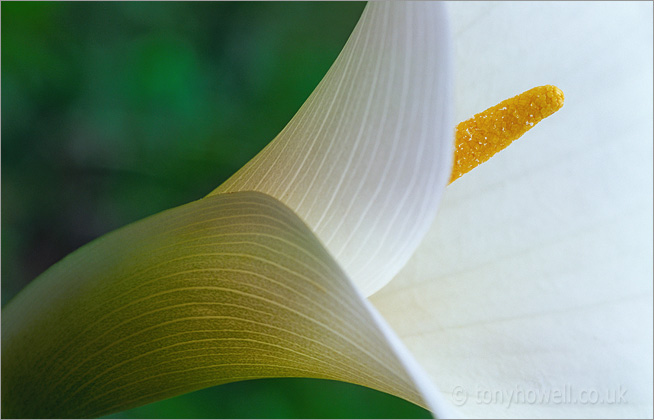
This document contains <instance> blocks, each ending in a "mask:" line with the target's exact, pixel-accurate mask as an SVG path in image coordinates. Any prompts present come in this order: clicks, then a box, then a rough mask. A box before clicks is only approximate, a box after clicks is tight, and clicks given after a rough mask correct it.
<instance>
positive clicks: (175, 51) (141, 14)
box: [2, 2, 429, 418]
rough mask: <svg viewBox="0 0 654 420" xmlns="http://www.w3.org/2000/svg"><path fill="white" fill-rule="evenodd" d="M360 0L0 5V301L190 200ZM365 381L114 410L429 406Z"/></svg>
mask: <svg viewBox="0 0 654 420" xmlns="http://www.w3.org/2000/svg"><path fill="white" fill-rule="evenodd" d="M363 7H364V4H362V3H205V2H202V3H177V2H167V3H140V2H137V3H129V2H126V3H7V2H3V3H2V303H3V305H4V304H5V303H6V302H7V301H8V300H9V299H10V298H11V297H12V296H14V295H15V294H16V293H18V291H20V289H22V288H23V287H24V286H25V285H26V284H27V283H28V282H29V281H31V280H33V279H34V278H35V277H36V276H38V275H39V274H40V273H42V272H43V271H44V270H45V269H47V268H48V267H49V266H50V265H52V264H53V263H55V262H56V261H58V260H59V259H61V258H62V257H64V256H65V255H66V254H68V253H70V252H71V251H73V250H75V249H76V248H78V247H80V246H81V245H83V244H85V243H87V242H89V241H91V240H92V239H94V238H97V237H98V236H100V235H102V234H104V233H107V232H109V231H111V230H113V229H116V228H118V227H121V226H124V225H125V224H127V223H130V222H133V221H136V220H139V219H141V218H143V217H145V216H148V215H151V214H154V213H157V212H159V211H161V210H165V209H168V208H171V207H174V206H178V205H181V204H184V203H187V202H189V201H192V200H195V199H198V198H200V197H202V196H204V195H206V194H207V193H209V192H210V191H211V190H212V189H214V188H215V187H216V186H218V185H219V184H220V183H221V182H223V181H224V180H225V179H227V178H228V177H229V176H230V175H231V174H232V173H234V172H235V171H236V170H237V169H238V168H240V167H241V166H242V165H243V164H244V163H245V162H247V161H248V160H249V159H250V158H251V157H252V156H254V155H255V154H256V153H257V152H258V151H259V150H260V149H261V148H262V147H263V146H264V145H265V144H267V143H268V142H269V141H270V140H271V139H272V138H273V137H274V136H275V135H276V134H277V133H278V132H279V131H280V130H281V129H282V128H283V126H284V125H285V124H286V123H287V122H288V120H289V119H290V118H291V117H292V116H293V114H294V113H295V111H297V109H298V108H299V106H300V105H301V104H302V102H303V101H304V100H305V99H306V98H307V96H308V95H309V93H311V91H312V90H313V88H314V87H315V86H316V84H317V83H318V82H319V81H320V79H321V78H322V76H323V75H324V73H325V72H326V71H327V69H328V68H329V66H330V65H331V63H332V62H333V60H334V59H335V58H336V56H337V55H338V53H339V51H340V49H341V48H342V46H343V45H344V43H345V41H346V40H347V37H348V35H349V33H350V32H351V30H352V28H353V27H354V25H355V24H356V22H357V20H358V18H359V16H360V14H361V11H362V10H363ZM428 415H429V413H428V412H426V411H424V410H422V409H420V408H418V407H416V406H413V405H411V404H409V403H406V402H404V401H402V400H399V399H397V398H394V397H390V396H387V395H385V394H381V393H378V392H375V391H371V390H368V389H365V388H362V387H358V386H354V385H349V384H341V383H338V382H331V381H319V380H311V379H278V380H277V379H276V380H259V381H248V382H240V383H235V384H228V385H224V386H220V387H215V388H209V389H205V390H202V391H199V392H195V393H191V394H187V395H184V396H180V397H177V398H172V399H169V400H166V401H161V402H158V403H155V404H151V405H148V406H144V407H141V408H137V409H134V410H130V411H127V412H123V413H118V414H116V415H114V416H113V417H163V418H170V417H248V418H252V417H428Z"/></svg>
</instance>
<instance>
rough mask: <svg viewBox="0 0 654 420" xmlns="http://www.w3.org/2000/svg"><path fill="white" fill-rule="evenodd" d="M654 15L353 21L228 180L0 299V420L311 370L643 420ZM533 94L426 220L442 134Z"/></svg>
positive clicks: (623, 12)
mask: <svg viewBox="0 0 654 420" xmlns="http://www.w3.org/2000/svg"><path fill="white" fill-rule="evenodd" d="M445 9H450V12H451V15H452V26H453V28H452V32H451V34H450V31H449V28H448V27H447V19H446V16H445V14H446V13H445V12H446V10H445ZM651 12H652V5H651V4H631V3H601V4H587V3H584V4H577V3H573V4H569V3H566V4H563V3H513V2H510V3H499V4H488V3H468V2H466V3H453V4H447V5H443V4H441V3H428V2H421V3H371V4H369V5H368V6H367V9H366V11H365V12H364V14H363V16H362V18H361V20H360V22H359V24H358V25H357V28H356V29H355V31H354V33H353V35H352V37H351V38H350V40H349V41H348V44H347V45H346V47H345V49H344V51H343V52H342V53H341V55H340V56H339V58H338V60H337V61H336V63H335V64H334V66H333V67H332V69H330V71H329V73H328V74H327V76H326V77H325V79H324V80H323V81H322V82H321V84H320V85H319V86H318V87H317V88H316V91H315V92H314V93H313V94H312V96H311V97H310V98H309V99H308V100H307V102H306V103H305V105H304V106H303V107H302V109H301V110H300V111H299V112H298V114H297V115H296V117H294V119H293V120H292V121H291V122H290V123H289V125H288V126H287V127H286V128H285V129H284V130H283V131H282V133H280V135H279V136H278V137H277V138H276V139H275V140H274V141H273V142H272V143H271V144H270V145H269V146H268V147H266V149H264V151H262V152H261V153H260V154H259V155H258V156H257V157H255V158H254V159H253V160H252V161H251V162H250V163H249V164H248V165H246V166H245V167H244V168H243V169H242V170H241V171H239V172H238V173H237V174H235V175H234V177H232V178H231V179H230V180H228V181H227V182H226V183H225V184H224V185H222V186H220V187H219V188H218V189H216V191H214V192H213V193H212V194H210V195H209V196H208V197H207V198H205V199H202V200H198V201H196V202H193V203H190V204H188V205H186V206H181V207H178V208H176V209H173V210H170V211H167V212H164V213H162V214H160V215H156V216H153V217H151V218H148V219H146V220H144V221H141V222H139V223H136V224H134V225H131V226H129V227H126V228H124V229H121V230H119V231H117V232H115V233H112V234H110V235H107V236H106V237H104V238H102V239H100V240H98V241H95V242H93V243H92V244H90V245H88V246H86V247H84V248H82V249H80V250H79V251H77V252H75V253H73V254H71V256H69V257H67V258H66V259H65V260H63V261H62V262H60V263H59V264H57V265H55V266H54V267H53V268H52V269H50V270H48V271H47V272H46V273H44V275H43V276H41V277H40V279H39V280H38V281H37V282H35V283H34V285H33V286H30V287H29V288H28V289H26V290H25V291H24V292H22V293H21V294H20V295H19V296H18V297H17V298H16V299H14V300H13V301H12V302H11V303H10V304H9V305H7V308H6V309H5V310H4V311H3V410H6V411H5V414H6V413H9V414H11V415H16V416H23V415H27V416H29V415H32V416H43V417H45V416H64V417H66V416H91V415H100V414H104V413H108V412H111V411H115V410H118V409H122V408H127V407H131V406H135V405H139V404H143V403H146V402H149V401H153V400H156V399H159V398H163V397H166V396H172V395H176V394H179V393H182V392H187V391H190V390H193V389H198V388H200V387H204V386H209V385H213V384H218V383H224V382H230V381H234V380H239V379H248V378H255V377H270V376H313V377H321V378H331V379H339V380H346V381H350V382H353V383H359V384H363V385H366V386H370V387H373V388H376V389H380V390H383V391H386V392H391V393H394V394H396V395H399V396H401V397H404V398H407V399H409V400H411V401H414V402H416V403H419V404H422V405H424V406H427V407H429V408H430V409H431V410H432V411H433V412H434V413H435V414H436V415H439V416H446V417H449V416H455V415H458V414H462V415H463V416H474V417H477V416H479V417H635V416H638V417H641V416H642V417H647V416H651V415H652V359H651V354H652V219H651V216H652V79H651V75H652V40H651V32H652V22H651V19H650V17H651ZM450 36H451V39H450ZM452 40H453V46H454V54H453V56H452V50H451V44H450V42H451V41H452ZM453 57H454V58H453ZM453 77H454V78H455V80H456V83H455V84H454V85H452V82H453V80H452V78H453ZM546 83H553V84H556V85H558V86H560V87H561V88H562V89H563V91H564V92H565V93H566V95H567V98H568V101H567V104H566V107H565V108H564V111H563V112H561V113H559V114H560V115H557V116H556V117H554V118H552V119H551V120H550V121H549V122H548V123H547V124H546V126H544V127H540V128H539V129H537V130H534V131H533V132H530V134H529V135H528V139H525V140H523V141H521V142H520V143H519V144H518V145H515V146H513V147H511V148H510V149H508V150H507V151H506V152H504V153H503V154H502V155H500V156H498V157H496V158H494V159H493V160H492V161H491V162H489V163H488V164H486V165H484V167H482V168H480V169H478V170H476V171H475V172H473V173H471V174H469V175H466V176H465V177H463V178H462V179H461V180H459V181H457V182H456V183H455V184H454V185H453V186H452V187H450V188H448V189H447V192H446V193H445V195H444V199H443V202H442V203H441V205H440V210H439V211H438V217H437V218H436V221H435V222H434V223H433V225H432V221H433V220H434V217H435V216H436V210H437V208H438V205H439V201H440V198H441V195H442V193H443V191H444V190H445V186H446V184H447V181H448V180H449V175H450V170H451V158H452V153H453V152H452V144H451V143H452V133H453V129H454V125H453V121H454V120H457V121H461V120H464V119H467V118H468V117H469V116H471V115H472V114H475V113H477V112H479V111H481V110H483V109H485V108H487V107H489V106H491V105H494V104H495V103H497V102H498V101H500V100H501V99H504V98H506V97H510V96H513V95H515V94H516V93H518V92H521V91H523V90H526V89H528V88H531V87H533V86H536V85H542V84H546ZM453 105H454V106H453ZM453 116H454V118H453ZM224 193H230V194H224ZM430 226H431V228H430ZM391 280H392V281H391ZM389 282H390V283H389ZM387 283H389V284H388V285H386V284H387ZM353 284H354V285H356V287H358V289H357V288H355V287H354V286H353ZM377 291H378V292H377ZM374 292H377V293H375V294H374V295H373V296H372V297H371V302H372V305H371V304H370V303H369V302H368V301H367V300H366V299H364V298H363V297H362V295H363V294H365V295H370V294H372V293H374ZM373 305H374V307H376V309H377V310H375V309H374V308H373ZM377 311H379V313H380V314H381V315H382V316H383V317H384V318H385V319H386V320H387V321H388V323H389V324H390V325H391V326H392V327H393V329H394V330H395V331H396V332H397V336H396V334H395V333H394V332H393V331H392V330H391V328H389V327H388V325H387V324H386V321H385V320H384V319H383V318H382V317H381V316H380V315H379V314H378V312H377ZM398 336H399V339H398ZM400 339H401V341H400ZM405 346H406V347H407V348H408V349H409V351H410V352H409V351H407V349H406V348H405ZM411 353H412V354H413V355H412V354H411ZM414 357H415V359H414Z"/></svg>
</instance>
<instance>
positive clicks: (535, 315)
mask: <svg viewBox="0 0 654 420" xmlns="http://www.w3.org/2000/svg"><path fill="white" fill-rule="evenodd" d="M450 7H451V9H452V18H453V26H454V29H455V30H454V39H455V51H456V74H457V85H456V89H455V92H456V103H457V111H456V117H457V120H462V119H465V118H467V117H468V116H470V115H472V114H474V113H475V112H478V111H480V110H483V109H485V108H486V107H488V106H491V105H493V104H495V103H497V102H499V101H500V100H502V99H504V98H506V97H510V96H512V95H514V94H515V93H516V92H520V91H522V90H525V89H527V88H530V87H532V86H536V85H541V84H545V83H552V84H556V85H557V86H559V87H560V88H561V89H562V90H563V91H564V92H565V95H566V104H565V105H564V107H563V109H562V110H561V111H559V113H557V114H556V115H555V116H552V117H550V119H548V121H546V122H544V123H542V124H541V125H540V126H539V127H538V128H537V129H535V130H533V131H531V132H530V133H529V134H528V135H526V136H525V138H524V139H522V140H521V141H519V142H517V143H516V144H515V145H513V146H511V147H510V148H509V149H508V150H506V151H505V152H503V153H502V154H501V155H499V156H496V157H495V158H493V159H492V160H491V161H490V162H488V163H487V164H486V165H484V166H483V167H481V168H478V169H476V170H475V171H473V172H472V173H470V174H468V175H466V176H464V177H463V178H461V179H460V180H459V181H457V182H456V183H455V184H453V185H452V186H451V187H449V188H448V190H447V192H446V194H445V196H444V199H443V203H442V205H441V208H440V210H439V215H438V218H437V219H436V222H435V223H434V225H433V226H432V228H431V230H430V231H429V232H428V234H427V236H426V239H425V240H424V242H423V243H422V244H421V246H420V247H419V248H418V251H417V252H416V254H415V255H414V256H413V257H412V259H411V260H410V261H409V263H408V265H407V266H406V267H405V268H404V269H403V270H402V271H401V273H400V274H399V275H398V276H397V277H396V279H395V280H394V281H393V282H391V283H390V284H389V285H388V286H387V287H386V288H384V289H383V290H381V291H380V292H379V293H377V294H376V295H375V296H373V297H372V301H373V303H374V304H375V306H376V307H377V308H378V309H379V311H380V312H381V313H382V315H384V316H385V317H386V318H387V319H388V320H389V322H390V324H391V325H392V326H393V327H395V329H396V331H398V333H399V335H400V337H401V338H402V339H403V340H404V341H405V343H406V344H407V346H408V348H409V349H410V350H412V351H413V352H414V354H415V356H416V358H417V360H418V361H419V362H420V363H422V365H423V367H425V368H426V369H427V370H428V371H429V373H430V374H431V376H432V378H433V379H434V381H435V383H436V385H437V386H438V387H439V388H440V389H441V390H443V391H445V392H450V393H451V394H449V395H448V398H449V399H450V401H451V402H452V403H453V404H454V405H459V409H460V411H461V412H462V413H463V414H464V415H465V416H472V417H586V418H588V417H591V418H595V417H650V418H651V416H652V214H653V210H652V138H653V137H652V19H651V16H652V4H651V3H622V2H616V3H606V2H603V3H594V4H593V3H567V2H566V3H550V2H543V3H526V4H525V3H516V2H507V3H501V4H487V3H477V4H471V3H467V2H464V3H454V4H450ZM512 392H513V397H511V393H512ZM557 395H558V397H557ZM464 396H467V399H465V400H464V398H463V397H464ZM547 399H549V401H546V400H547Z"/></svg>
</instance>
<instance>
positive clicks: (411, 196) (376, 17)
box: [212, 2, 454, 295]
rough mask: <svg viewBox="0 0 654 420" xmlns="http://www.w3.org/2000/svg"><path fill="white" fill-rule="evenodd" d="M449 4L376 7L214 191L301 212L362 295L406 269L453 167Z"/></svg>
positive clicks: (366, 13) (383, 4)
mask: <svg viewBox="0 0 654 420" xmlns="http://www.w3.org/2000/svg"><path fill="white" fill-rule="evenodd" d="M449 38H450V35H449V32H448V27H447V21H446V19H445V15H444V10H443V5H442V4H439V3H429V2H416V3H413V2H406V3H390V2H373V3H370V4H369V5H368V6H367V7H366V9H365V11H364V13H363V15H362V16H361V19H360V21H359V23H358V24H357V26H356V28H355V29H354V32H353V33H352V35H351V36H350V39H349V40H348V42H347V44H346V46H345V48H344V49H343V51H342V52H341V54H340V55H339V57H338V59H337V60H336V62H335V63H334V65H333V66H332V68H331V69H330V70H329V72H328V73H327V75H326V76H325V78H324V79H323V80H322V82H321V83H320V84H319V85H318V87H317V88H316V90H315V91H314V92H313V94H312V95H311V96H310V97H309V99H307V101H306V103H305V104H304V105H303V106H302V108H301V109H300V110H299V111H298V113H297V115H296V116H295V117H294V118H293V119H292V120H291V122H290V123H289V124H288V125H287V126H286V128H284V130H283V131H282V132H281V133H280V134H279V135H278V136H277V137H276V138H275V140H274V141H273V142H272V143H270V144H269V145H268V146H267V147H266V148H265V149H264V150H263V151H262V152H261V153H259V154H258V155H257V156H256V157H255V158H254V159H253V160H252V161H250V162H249V163H248V164H247V165H246V166H245V167H244V168H243V169H241V170H240V171H239V172H237V173H236V174H235V175H234V176H233V177H232V178H230V179H229V180H228V181H227V182H226V183H225V184H223V185H222V186H220V187H219V188H218V189H216V190H215V191H214V192H212V194H218V193H224V192H234V191H247V190H254V191H260V192H264V193H266V194H269V195H271V196H273V197H275V198H277V199H279V200H281V201H282V202H283V203H284V204H286V205H287V206H289V207H290V208H291V209H293V210H294V211H295V212H296V213H297V214H298V215H299V216H300V217H301V218H302V219H303V220H304V221H305V222H306V223H307V224H308V225H309V226H310V227H311V228H312V230H313V231H314V232H315V233H316V234H317V236H318V237H319V239H320V240H321V241H322V242H323V243H324V244H325V246H326V247H327V249H328V250H329V251H330V253H331V254H332V255H333V256H334V257H335V258H336V259H337V261H338V262H339V264H340V265H341V266H342V267H343V268H344V270H345V271H346V272H347V273H348V275H349V277H350V278H352V279H353V281H354V282H355V283H356V284H357V286H358V287H359V289H360V290H362V291H363V293H364V294H365V295H369V294H371V293H373V292H374V291H376V290H378V289H379V288H381V287H382V286H383V285H384V284H386V283H387V282H388V281H390V279H392V277H393V276H394V275H395V274H396V273H397V272H398V271H399V270H400V268H401V267H402V266H403V265H404V264H405V263H406V261H407V260H408V258H409V257H410V256H411V254H412V253H413V251H414V250H415V248H416V247H417V246H418V244H419V242H420V240H421V239H422V237H423V236H424V233H425V232H426V230H427V229H428V227H429V225H430V224H431V222H432V220H433V218H434V215H435V212H436V208H437V205H438V202H439V200H440V196H441V193H442V190H443V189H444V187H445V185H446V183H447V181H448V179H449V174H450V170H451V159H452V136H453V127H454V126H453V120H452V106H451V104H452V92H451V91H452V87H451V69H450V66H451V57H450V55H451V43H450V39H449Z"/></svg>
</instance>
